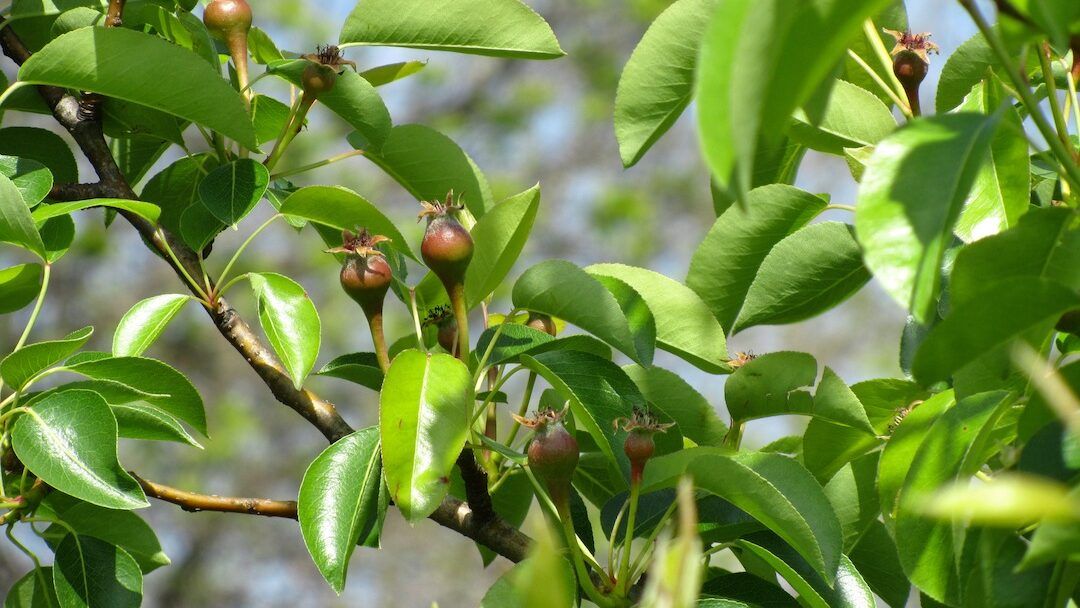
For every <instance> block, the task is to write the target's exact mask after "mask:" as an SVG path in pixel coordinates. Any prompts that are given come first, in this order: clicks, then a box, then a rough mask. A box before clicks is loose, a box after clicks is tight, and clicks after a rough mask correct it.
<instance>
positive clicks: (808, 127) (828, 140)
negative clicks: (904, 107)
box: [788, 80, 896, 155]
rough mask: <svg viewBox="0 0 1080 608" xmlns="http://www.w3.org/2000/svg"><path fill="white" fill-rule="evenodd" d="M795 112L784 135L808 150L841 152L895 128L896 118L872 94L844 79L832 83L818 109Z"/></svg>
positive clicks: (861, 144)
mask: <svg viewBox="0 0 1080 608" xmlns="http://www.w3.org/2000/svg"><path fill="white" fill-rule="evenodd" d="M812 114H813V115H811V114H809V113H808V112H807V111H805V110H801V109H800V110H797V111H796V112H795V121H794V122H793V123H792V125H791V127H790V128H789V129H788V135H789V136H790V137H791V138H792V139H793V140H795V141H797V142H799V143H800V144H802V145H804V146H806V147H807V148H810V149H811V150H819V151H821V152H829V153H831V154H838V155H840V154H843V153H844V149H845V148H860V147H863V146H872V145H874V144H876V143H877V142H879V141H881V140H882V139H884V138H885V137H886V136H887V135H889V134H890V133H892V132H893V130H894V129H896V119H895V118H893V115H892V112H890V111H889V108H887V107H886V106H885V104H884V103H882V102H881V100H880V99H878V98H877V96H876V95H874V94H873V93H871V92H870V91H867V90H866V89H863V88H861V87H858V86H856V85H854V84H851V83H850V82H847V81H844V80H837V81H835V82H834V83H833V86H832V91H831V92H830V93H829V97H828V100H827V103H826V104H825V107H824V108H822V109H821V110H820V111H812Z"/></svg>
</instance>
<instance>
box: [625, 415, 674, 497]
mask: <svg viewBox="0 0 1080 608" xmlns="http://www.w3.org/2000/svg"><path fill="white" fill-rule="evenodd" d="M673 426H675V424H674V423H670V422H669V423H662V422H659V421H658V420H657V419H656V417H655V416H653V415H652V414H651V413H649V412H648V411H647V410H644V409H641V408H636V407H635V408H634V413H633V414H632V415H631V416H630V417H629V418H618V419H616V420H615V429H616V430H618V429H622V430H623V431H626V433H627V435H626V440H625V441H624V442H623V451H624V452H625V453H626V457H627V458H629V459H630V483H632V484H638V483H641V476H642V475H643V474H644V473H645V464H646V463H647V462H649V459H650V458H652V456H653V452H655V451H656V443H655V442H654V441H653V435H655V434H657V433H664V432H666V431H667V430H668V429H669V428H671V427H673Z"/></svg>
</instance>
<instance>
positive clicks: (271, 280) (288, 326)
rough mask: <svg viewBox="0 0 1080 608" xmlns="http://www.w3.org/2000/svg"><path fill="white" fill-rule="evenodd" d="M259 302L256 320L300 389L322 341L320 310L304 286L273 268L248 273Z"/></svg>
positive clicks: (309, 371) (312, 366)
mask: <svg viewBox="0 0 1080 608" xmlns="http://www.w3.org/2000/svg"><path fill="white" fill-rule="evenodd" d="M248 278H249V280H250V281H251V289H252V290H253V291H254V292H255V297H256V299H258V302H259V324H260V325H262V328H263V333H265V334H266V338H267V340H269V341H270V346H272V347H273V348H274V352H276V353H277V355H278V357H280V358H281V362H282V364H284V366H285V370H286V371H287V372H289V377H290V378H292V381H293V385H294V386H295V387H296V388H297V389H299V388H300V387H301V386H302V385H303V384H304V378H306V377H307V375H308V374H309V373H311V370H312V368H314V367H315V359H317V358H318V356H319V344H320V342H321V341H322V324H321V322H320V321H319V311H318V310H316V309H315V304H313V303H312V302H311V298H309V297H308V294H307V292H306V291H304V288H303V287H301V286H300V285H299V284H298V283H297V282H296V281H293V280H292V279H290V278H289V277H286V276H284V275H280V274H277V273H273V272H260V273H252V274H250V275H248Z"/></svg>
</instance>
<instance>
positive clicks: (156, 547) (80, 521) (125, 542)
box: [42, 496, 171, 574]
mask: <svg viewBox="0 0 1080 608" xmlns="http://www.w3.org/2000/svg"><path fill="white" fill-rule="evenodd" d="M46 502H47V504H48V506H49V507H50V508H51V509H52V510H53V511H54V513H55V514H56V515H57V516H58V517H59V518H60V520H61V521H63V522H64V523H65V524H67V525H68V526H69V527H71V528H73V529H74V530H75V533H76V534H78V535H79V536H80V537H82V536H93V537H94V538H97V539H99V540H103V541H105V542H108V543H110V544H113V545H116V546H117V547H120V548H121V549H123V550H124V551H126V552H127V553H128V555H130V556H131V557H132V558H134V559H135V561H136V562H137V563H138V564H139V568H140V570H142V572H143V574H147V573H150V572H153V571H154V570H157V569H158V568H160V567H162V566H168V565H169V564H170V563H171V562H170V560H169V557H168V556H167V555H165V552H164V551H163V550H162V548H161V543H160V542H159V541H158V537H157V534H155V533H154V529H153V528H151V527H150V524H148V523H146V520H144V519H143V518H141V517H139V516H138V515H136V514H135V513H132V512H131V511H117V510H115V509H106V508H104V507H99V506H97V505H93V504H90V503H88V502H82V501H76V500H74V499H72V498H70V497H66V496H65V497H63V499H61V500H57V499H56V497H54V496H50V497H49V500H48V501H46ZM68 534H69V530H68V528H67V527H64V526H61V525H60V524H52V525H50V526H49V527H48V528H46V529H45V531H44V534H43V535H42V536H43V537H44V538H45V540H46V541H47V542H48V543H49V544H50V545H52V546H54V547H55V546H57V545H59V544H60V543H61V542H62V541H63V540H64V538H65V537H66V536H67V535H68Z"/></svg>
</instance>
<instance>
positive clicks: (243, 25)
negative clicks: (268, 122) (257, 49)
mask: <svg viewBox="0 0 1080 608" xmlns="http://www.w3.org/2000/svg"><path fill="white" fill-rule="evenodd" d="M203 23H204V24H205V25H206V29H207V31H209V32H210V35H211V36H213V37H214V38H217V39H218V40H220V41H222V42H224V43H225V46H227V47H228V48H229V56H230V57H231V58H232V62H233V66H234V67H235V68H236V80H237V82H239V83H240V89H241V90H242V91H243V92H244V99H249V100H250V91H248V90H247V87H248V43H247V37H248V31H249V30H250V29H251V7H250V6H249V5H248V3H247V2H245V0H213V1H212V2H210V4H207V5H206V9H205V10H204V11H203Z"/></svg>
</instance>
